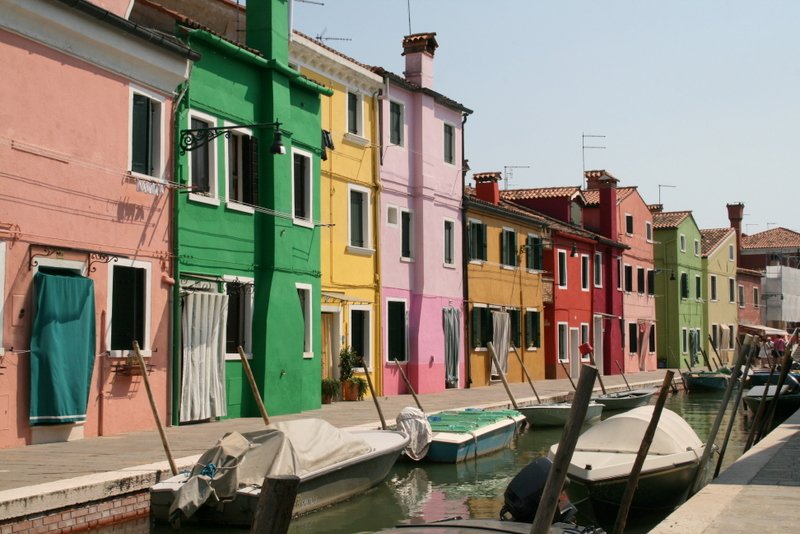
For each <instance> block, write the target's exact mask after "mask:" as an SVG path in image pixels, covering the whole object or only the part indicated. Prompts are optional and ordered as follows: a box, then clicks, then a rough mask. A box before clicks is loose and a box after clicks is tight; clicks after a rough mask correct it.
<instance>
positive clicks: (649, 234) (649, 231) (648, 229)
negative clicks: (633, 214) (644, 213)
mask: <svg viewBox="0 0 800 534" xmlns="http://www.w3.org/2000/svg"><path fill="white" fill-rule="evenodd" d="M644 235H645V237H646V238H647V242H648V243H652V242H653V223H651V222H650V221H645V223H644Z"/></svg>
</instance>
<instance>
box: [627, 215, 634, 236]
mask: <svg viewBox="0 0 800 534" xmlns="http://www.w3.org/2000/svg"><path fill="white" fill-rule="evenodd" d="M629 220H630V221H631V231H630V232H629V231H628V221H629ZM634 224H635V221H634V220H633V214H632V213H626V214H625V235H627V236H632V235H633V234H634V233H635V230H636V228H635V227H634Z"/></svg>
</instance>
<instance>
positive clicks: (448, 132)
mask: <svg viewBox="0 0 800 534" xmlns="http://www.w3.org/2000/svg"><path fill="white" fill-rule="evenodd" d="M455 161H456V138H455V128H453V126H452V125H451V124H445V125H444V162H445V163H450V164H453V163H455Z"/></svg>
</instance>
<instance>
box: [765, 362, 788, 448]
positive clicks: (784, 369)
mask: <svg viewBox="0 0 800 534" xmlns="http://www.w3.org/2000/svg"><path fill="white" fill-rule="evenodd" d="M791 361H792V357H791V354H790V353H789V349H788V348H786V349H785V350H784V351H783V359H782V360H781V374H780V375H778V384H777V387H776V388H775V395H773V397H772V402H771V403H770V406H769V416H768V417H767V419H766V424H765V425H764V426H762V427H761V434H762V435H761V436H759V438H758V439H759V440H761V437H762V436H763V435H765V434H767V433H769V430H770V427H772V420H773V419H774V418H775V411H776V410H777V409H778V402H779V401H780V398H781V389H782V388H783V386H784V385H785V384H786V377H788V376H789V368H790V367H791V366H792V364H791ZM768 386H769V384H768Z"/></svg>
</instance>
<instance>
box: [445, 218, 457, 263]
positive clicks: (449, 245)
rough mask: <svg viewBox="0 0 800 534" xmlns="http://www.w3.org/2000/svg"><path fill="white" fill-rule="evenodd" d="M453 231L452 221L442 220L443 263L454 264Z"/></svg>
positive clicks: (453, 223)
mask: <svg viewBox="0 0 800 534" xmlns="http://www.w3.org/2000/svg"><path fill="white" fill-rule="evenodd" d="M455 231H456V223H455V222H454V221H444V264H445V265H454V264H455V252H456V251H455Z"/></svg>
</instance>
